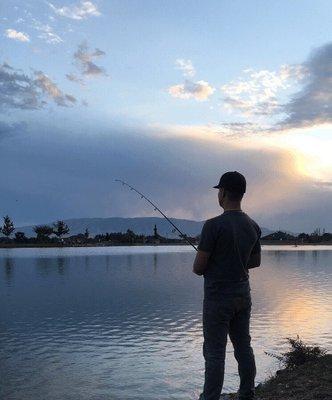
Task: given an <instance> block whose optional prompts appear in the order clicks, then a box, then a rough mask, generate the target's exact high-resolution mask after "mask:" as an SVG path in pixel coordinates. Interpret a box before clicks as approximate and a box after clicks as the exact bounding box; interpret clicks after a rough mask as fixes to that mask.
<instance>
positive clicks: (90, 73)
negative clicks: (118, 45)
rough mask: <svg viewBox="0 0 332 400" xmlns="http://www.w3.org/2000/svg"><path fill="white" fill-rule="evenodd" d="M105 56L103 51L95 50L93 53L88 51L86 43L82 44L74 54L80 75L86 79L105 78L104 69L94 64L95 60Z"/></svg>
mask: <svg viewBox="0 0 332 400" xmlns="http://www.w3.org/2000/svg"><path fill="white" fill-rule="evenodd" d="M105 54H106V53H105V52H104V51H102V50H100V49H97V48H96V49H95V50H94V51H89V48H88V45H87V43H86V42H83V43H81V44H80V45H79V46H78V49H77V51H76V52H75V53H74V59H75V61H76V63H77V66H78V68H79V70H80V72H81V74H82V75H84V76H86V77H94V76H107V74H106V71H105V68H103V67H100V66H98V65H97V64H96V63H95V62H94V60H95V59H96V58H99V57H101V56H104V55H105Z"/></svg>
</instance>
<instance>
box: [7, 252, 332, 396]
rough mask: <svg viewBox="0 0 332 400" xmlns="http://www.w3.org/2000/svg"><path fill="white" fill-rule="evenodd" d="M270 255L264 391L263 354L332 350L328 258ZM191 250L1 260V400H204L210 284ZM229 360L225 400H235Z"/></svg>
mask: <svg viewBox="0 0 332 400" xmlns="http://www.w3.org/2000/svg"><path fill="white" fill-rule="evenodd" d="M301 249H302V248H300V249H299V248H289V250H292V251H287V250H285V248H282V249H281V250H276V249H275V248H273V250H271V248H267V247H265V249H264V251H263V259H262V267H261V268H258V269H256V270H252V271H251V287H252V296H253V303H254V304H253V312H252V337H253V347H254V350H255V354H256V363H257V368H258V376H257V383H258V382H259V381H262V380H264V379H266V378H267V377H268V376H269V375H270V374H272V373H273V372H274V371H275V370H276V369H277V368H278V364H277V363H276V361H275V359H273V358H271V357H268V356H267V355H265V353H264V351H270V352H277V353H278V352H280V351H284V350H285V349H286V347H285V341H284V338H285V337H287V336H294V335H296V334H299V335H300V336H301V337H302V338H303V339H304V340H306V341H308V342H309V343H318V344H321V345H323V346H325V347H326V348H328V349H329V350H331V349H332V335H331V328H332V326H331V321H332V315H331V309H332V307H331V305H332V290H331V289H332V287H331V286H332V285H331V266H332V251H331V250H327V249H328V248H325V249H324V248H322V247H313V248H311V249H310V248H309V249H307V250H306V251H303V250H301ZM193 258H194V252H193V251H192V250H191V249H190V248H188V247H176V246H174V247H144V248H133V247H131V248H124V247H121V248H81V249H78V248H72V249H9V250H6V249H2V250H0V304H1V306H0V307H1V308H0V398H1V399H6V400H14V399H15V400H16V399H17V400H30V399H31V400H32V399H33V400H45V399H48V400H60V399H61V400H62V399H66V400H74V399H75V400H78V399H79V400H88V399H89V400H104V399H110V400H117V399H119V400H120V399H121V400H138V399H142V400H143V399H145V400H157V399H165V400H166V399H177V400H182V399H183V400H184V399H196V398H197V396H198V394H199V392H200V389H201V386H202V384H203V371H204V370H203V366H204V365H203V356H202V333H201V329H202V326H201V311H202V310H201V309H202V296H203V291H202V288H203V281H202V278H200V277H197V276H196V275H194V274H192V272H191V265H192V261H193ZM236 372H237V367H236V364H235V361H234V358H233V354H232V347H231V344H229V345H228V348H227V357H226V376H225V385H224V391H226V392H227V391H232V390H236V389H237V385H238V378H237V373H236Z"/></svg>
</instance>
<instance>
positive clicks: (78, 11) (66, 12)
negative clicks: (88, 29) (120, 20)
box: [49, 1, 101, 20]
mask: <svg viewBox="0 0 332 400" xmlns="http://www.w3.org/2000/svg"><path fill="white" fill-rule="evenodd" d="M49 6H50V7H51V8H52V10H53V11H54V12H55V13H56V14H58V15H61V16H62V17H67V18H71V19H76V20H82V19H86V18H89V17H97V16H99V15H101V13H100V11H99V10H98V8H97V6H96V5H95V4H94V3H93V2H92V1H81V2H80V3H79V4H72V5H70V6H63V7H55V6H54V5H53V4H52V3H49Z"/></svg>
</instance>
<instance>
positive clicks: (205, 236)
mask: <svg viewBox="0 0 332 400" xmlns="http://www.w3.org/2000/svg"><path fill="white" fill-rule="evenodd" d="M215 244H216V234H215V229H214V227H213V224H212V223H211V221H210V220H208V221H206V222H205V224H204V225H203V228H202V233H201V237H200V241H199V244H198V250H201V251H206V252H207V253H211V252H212V251H213V249H214V247H215Z"/></svg>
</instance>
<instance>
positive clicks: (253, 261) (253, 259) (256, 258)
mask: <svg viewBox="0 0 332 400" xmlns="http://www.w3.org/2000/svg"><path fill="white" fill-rule="evenodd" d="M257 233H258V239H257V241H256V243H255V245H254V247H253V249H252V250H251V254H250V257H249V260H248V263H247V268H248V269H251V268H257V267H259V266H260V265H261V243H260V237H261V234H262V232H261V230H260V228H259V227H258V232H257Z"/></svg>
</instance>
